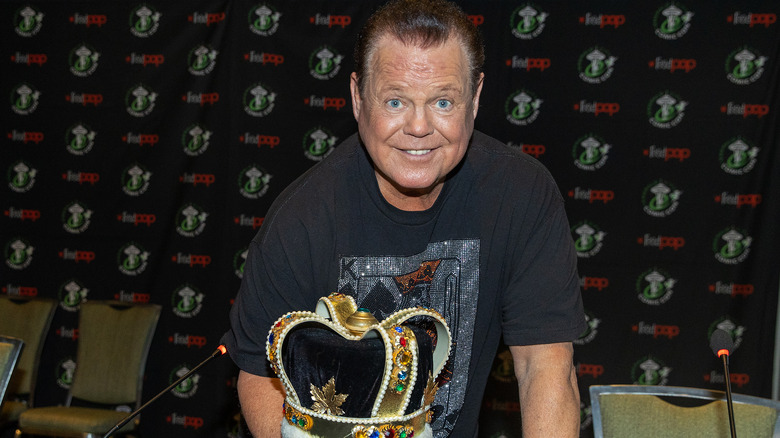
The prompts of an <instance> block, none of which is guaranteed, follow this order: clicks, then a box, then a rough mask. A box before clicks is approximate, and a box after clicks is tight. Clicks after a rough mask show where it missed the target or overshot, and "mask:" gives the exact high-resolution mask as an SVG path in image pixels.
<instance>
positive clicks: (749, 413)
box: [590, 385, 780, 438]
mask: <svg viewBox="0 0 780 438" xmlns="http://www.w3.org/2000/svg"><path fill="white" fill-rule="evenodd" d="M662 398H663V399H662ZM665 400H675V401H676V402H678V403H677V404H672V403H670V402H667V401H665ZM691 401H695V402H696V404H697V406H694V407H686V406H690V405H691ZM732 401H733V402H734V403H733V409H734V423H735V425H736V432H737V436H738V437H740V438H750V437H753V438H759V437H767V438H768V437H774V438H780V420H779V419H778V415H780V401H775V400H769V399H765V398H761V397H754V396H749V395H742V394H732ZM590 403H591V410H592V415H593V432H594V437H595V438H611V437H621V438H627V437H628V438H641V437H654V438H655V437H659V436H663V437H685V438H696V437H702V438H704V437H706V438H720V437H722V438H729V437H730V436H731V432H730V430H731V429H730V425H729V416H728V406H727V402H726V393H725V392H723V391H714V390H709V389H699V388H685V387H677V386H643V385H594V386H591V387H590ZM678 404H684V405H685V406H679V405H678Z"/></svg>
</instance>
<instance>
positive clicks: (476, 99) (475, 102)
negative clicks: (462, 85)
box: [471, 73, 485, 119]
mask: <svg viewBox="0 0 780 438" xmlns="http://www.w3.org/2000/svg"><path fill="white" fill-rule="evenodd" d="M484 82H485V73H480V74H479V81H477V90H476V92H475V93H474V100H472V102H471V103H472V105H474V107H473V108H472V110H473V111H474V118H475V119H476V118H477V111H479V95H480V93H482V84H483V83H484Z"/></svg>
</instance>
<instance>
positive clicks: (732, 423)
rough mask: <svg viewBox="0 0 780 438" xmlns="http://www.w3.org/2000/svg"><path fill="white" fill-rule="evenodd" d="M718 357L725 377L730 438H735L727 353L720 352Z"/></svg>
mask: <svg viewBox="0 0 780 438" xmlns="http://www.w3.org/2000/svg"><path fill="white" fill-rule="evenodd" d="M718 355H719V356H720V357H721V358H723V372H724V375H725V377H726V403H727V404H728V407H729V426H730V427H731V438H737V428H736V425H735V424H734V404H733V402H732V400H731V376H730V375H729V352H728V350H721V351H719V352H718Z"/></svg>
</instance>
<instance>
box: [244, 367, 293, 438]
mask: <svg viewBox="0 0 780 438" xmlns="http://www.w3.org/2000/svg"><path fill="white" fill-rule="evenodd" d="M238 400H239V402H240V403H241V412H242V413H243V415H244V419H245V420H246V424H247V426H249V431H250V432H252V436H254V437H255V438H271V437H273V438H278V437H279V436H281V434H282V432H281V425H282V418H283V416H284V415H283V413H282V404H283V403H284V392H283V391H282V385H281V383H280V382H279V379H276V378H271V377H263V376H256V375H254V374H250V373H247V372H246V371H243V370H241V371H239V373H238Z"/></svg>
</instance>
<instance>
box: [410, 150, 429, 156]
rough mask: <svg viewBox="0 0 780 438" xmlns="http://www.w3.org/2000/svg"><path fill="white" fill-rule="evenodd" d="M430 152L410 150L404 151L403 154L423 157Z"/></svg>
mask: <svg viewBox="0 0 780 438" xmlns="http://www.w3.org/2000/svg"><path fill="white" fill-rule="evenodd" d="M430 151H431V150H430V149H419V150H417V149H412V150H408V151H405V152H406V153H407V154H411V155H425V154H427V153H428V152H430Z"/></svg>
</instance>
